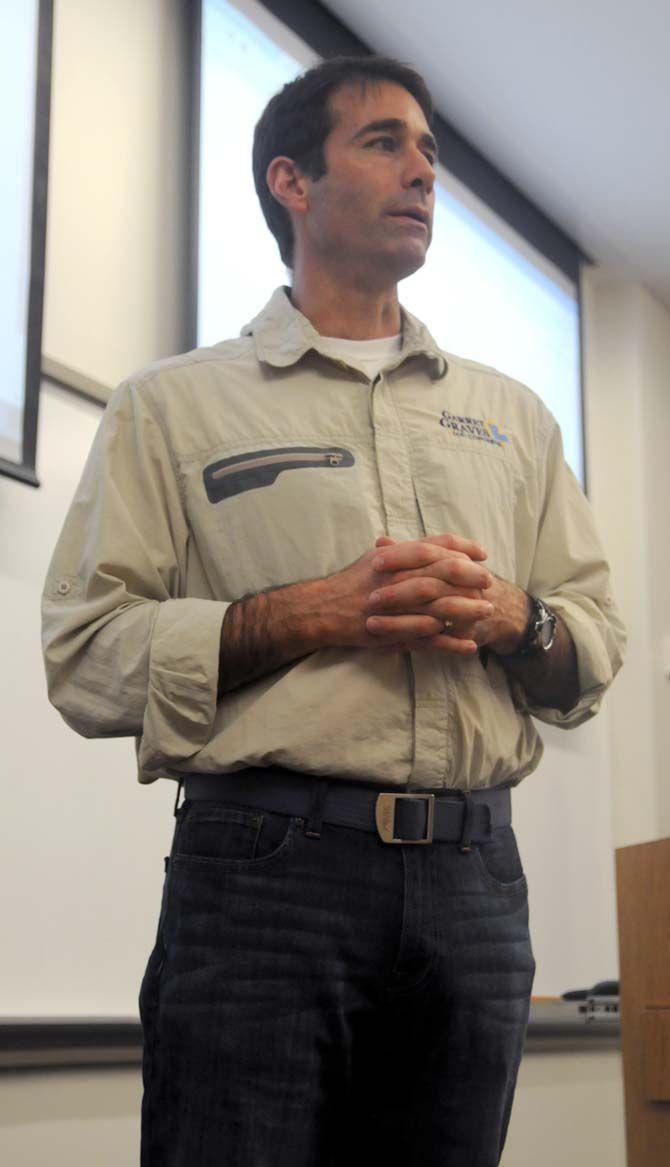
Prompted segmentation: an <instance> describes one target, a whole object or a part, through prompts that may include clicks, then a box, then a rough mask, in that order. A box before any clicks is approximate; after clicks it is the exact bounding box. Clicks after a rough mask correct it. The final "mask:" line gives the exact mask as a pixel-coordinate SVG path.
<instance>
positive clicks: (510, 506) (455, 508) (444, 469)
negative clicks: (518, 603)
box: [413, 439, 521, 579]
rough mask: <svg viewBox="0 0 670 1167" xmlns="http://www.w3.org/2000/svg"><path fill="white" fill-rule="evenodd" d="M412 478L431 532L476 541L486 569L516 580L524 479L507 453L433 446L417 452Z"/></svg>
mask: <svg viewBox="0 0 670 1167" xmlns="http://www.w3.org/2000/svg"><path fill="white" fill-rule="evenodd" d="M413 475H414V482H415V489H416V492H417V499H418V502H419V506H420V508H421V514H422V517H423V521H424V524H425V527H426V531H427V532H428V533H429V534H443V533H445V532H447V531H450V532H452V533H453V534H455V535H464V536H466V537H467V538H470V539H476V540H477V542H479V543H481V544H482V546H483V547H484V548H485V549H486V551H488V553H489V559H488V562H487V566H488V567H490V568H491V570H493V571H496V572H498V573H499V574H500V575H503V576H505V578H507V579H514V578H515V570H516V534H515V528H516V523H515V516H516V503H517V495H518V490H519V485H520V482H521V479H520V478H519V476H518V475H517V473H516V469H515V466H514V464H513V463H512V462H511V461H510V460H509V459H508V458H507V457H506V453H505V452H500V453H499V452H498V451H497V450H489V449H486V448H485V449H464V448H463V440H462V439H458V441H449V440H448V439H447V440H445V441H444V442H439V443H432V442H431V443H428V444H424V445H422V446H421V448H420V449H418V448H417V449H416V450H415V451H414V457H413Z"/></svg>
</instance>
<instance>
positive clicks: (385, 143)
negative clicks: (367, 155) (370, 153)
mask: <svg viewBox="0 0 670 1167" xmlns="http://www.w3.org/2000/svg"><path fill="white" fill-rule="evenodd" d="M368 146H381V147H382V149H383V150H388V151H391V150H395V148H396V140H395V138H391V137H389V136H388V135H384V137H383V138H373V139H372V140H371V141H370V142H368Z"/></svg>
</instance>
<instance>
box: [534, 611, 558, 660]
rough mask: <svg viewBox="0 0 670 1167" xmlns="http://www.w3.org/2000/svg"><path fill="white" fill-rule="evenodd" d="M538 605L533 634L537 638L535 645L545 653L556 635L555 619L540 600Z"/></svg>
mask: <svg viewBox="0 0 670 1167" xmlns="http://www.w3.org/2000/svg"><path fill="white" fill-rule="evenodd" d="M537 604H538V620H537V623H536V625H535V632H536V636H537V645H538V647H539V648H541V649H543V650H544V651H545V652H547V651H548V649H550V648H551V646H552V644H553V643H554V636H555V635H556V617H555V616H554V613H553V612H550V611H549V609H548V608H547V607H545V605H544V604H543V603H542V601H541V600H538V601H537Z"/></svg>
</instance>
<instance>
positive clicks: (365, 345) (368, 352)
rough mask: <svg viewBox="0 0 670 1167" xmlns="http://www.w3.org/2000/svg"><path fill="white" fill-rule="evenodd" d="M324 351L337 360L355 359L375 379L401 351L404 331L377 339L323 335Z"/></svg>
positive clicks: (355, 362) (356, 363)
mask: <svg viewBox="0 0 670 1167" xmlns="http://www.w3.org/2000/svg"><path fill="white" fill-rule="evenodd" d="M321 347H322V351H324V352H326V353H327V354H328V356H331V357H334V358H335V359H336V360H343V361H353V363H354V364H355V365H360V366H362V368H363V369H364V370H365V372H366V373H367V375H368V376H369V378H370V380H371V381H373V380H374V378H375V377H376V376H377V373H378V372H379V370H380V369H383V368H384V366H385V365H387V364H388V363H389V361H390V360H392V358H393V357H394V356H395V355H396V353H399V352H400V349H401V347H402V333H401V332H398V333H396V335H395V336H382V337H379V338H378V339H376V340H345V339H344V338H343V337H341V336H322V337H321Z"/></svg>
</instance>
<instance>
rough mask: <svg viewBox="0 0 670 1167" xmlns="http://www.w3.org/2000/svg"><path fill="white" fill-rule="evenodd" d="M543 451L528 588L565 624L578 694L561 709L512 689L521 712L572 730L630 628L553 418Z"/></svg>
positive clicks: (591, 707)
mask: <svg viewBox="0 0 670 1167" xmlns="http://www.w3.org/2000/svg"><path fill="white" fill-rule="evenodd" d="M541 448H542V456H541V472H540V477H541V481H542V485H543V501H542V508H541V516H540V522H539V527H538V531H537V538H536V546H535V553H534V556H533V562H532V569H531V573H530V578H529V580H528V583H527V585H526V590H527V591H528V592H529V594H530V595H533V596H537V597H539V598H540V599H542V600H544V602H545V603H546V604H547V605H548V606H549V607H550V608H552V609H553V610H554V611H555V612H556V613H558V614H559V615H560V616H561V618H562V620H563V621H564V623H565V624H566V626H567V628H568V630H569V632H570V634H571V636H572V639H573V641H574V644H575V648H576V652H577V662H578V668H579V692H580V696H579V700H578V701H577V703H576V704H575V705H574V706H573V708H572V709H570V710H569V711H568V712H567V713H562V712H561V711H560V710H558V709H551V708H548V707H546V706H541V705H536V704H534V703H533V702H532V701H530V700H529V698H528V697H527V695H526V694H525V692H524V690H523V688H522V687H521V685H520V684H519V683H518V682H515V683H514V685H513V691H514V699H515V702H516V704H517V706H518V707H519V708H520V709H522V710H523V711H525V712H527V713H530V714H532V716H533V717H536V718H538V719H539V720H540V721H544V722H546V723H548V724H550V725H556V726H560V727H563V728H566V729H569V728H572V727H573V726H577V725H581V724H582V722H584V721H587V720H588V719H589V718H590V717H593V716H594V715H595V714H596V713H597V712H598V710H599V708H600V705H601V703H602V697H603V694H604V693H605V692H606V690H607V688H608V687H609V685H610V684H611V683H612V681H613V679H614V677H615V675H616V673H617V672H618V670H619V668H620V667H621V664H622V661H623V654H624V651H625V647H626V631H625V628H624V625H623V622H622V620H621V617H620V615H619V612H618V610H617V606H616V603H615V601H614V597H613V595H612V586H611V578H610V569H609V566H608V563H607V560H606V558H605V554H604V551H603V549H602V546H601V543H600V539H599V536H598V532H597V530H596V525H595V521H594V518H593V513H592V511H591V507H590V505H589V502H588V501H587V499H586V497H585V495H584V493H583V491H582V489H581V487H580V485H579V483H578V482H577V479H576V478H575V476H574V474H573V473H572V470H571V469H570V467H569V466H568V465H567V463H566V462H565V460H564V457H563V446H562V441H561V433H560V429H559V427H558V425H557V423H556V422H555V420H554V419H553V417H551V415H548V416H547V422H546V428H545V435H544V441H543V443H542V447H541Z"/></svg>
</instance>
